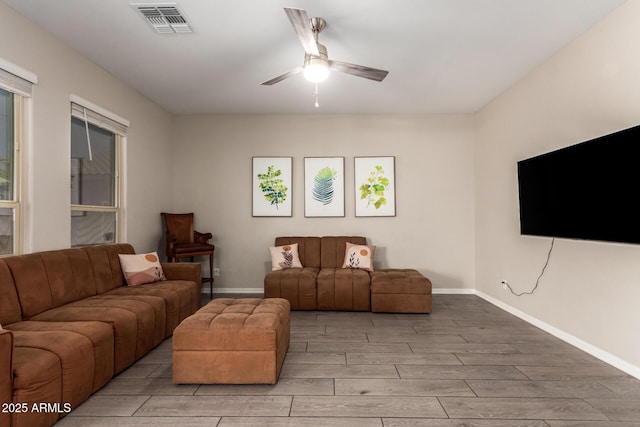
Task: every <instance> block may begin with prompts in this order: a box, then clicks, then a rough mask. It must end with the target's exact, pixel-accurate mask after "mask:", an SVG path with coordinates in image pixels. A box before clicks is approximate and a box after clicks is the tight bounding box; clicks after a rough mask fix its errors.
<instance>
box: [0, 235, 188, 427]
mask: <svg viewBox="0 0 640 427" xmlns="http://www.w3.org/2000/svg"><path fill="white" fill-rule="evenodd" d="M133 253H134V250H133V247H132V246H131V245H128V244H114V245H103V246H92V247H86V248H76V249H62V250H57V251H48V252H39V253H33V254H27V255H18V256H12V257H8V258H3V259H0V325H2V328H4V330H0V403H2V404H3V408H5V410H4V411H2V412H0V426H2V427H4V426H13V427H17V426H29V427H34V426H49V425H52V424H53V423H55V422H56V420H58V419H59V418H60V417H62V416H64V415H65V414H66V413H67V412H69V411H70V410H71V409H73V408H75V407H76V406H78V405H79V404H80V403H81V402H83V401H84V400H86V399H87V398H88V397H89V395H90V394H91V393H93V392H95V391H96V390H98V389H99V388H101V387H102V386H104V385H105V384H106V383H107V382H108V381H109V380H110V379H111V378H112V377H113V376H114V375H115V374H118V373H120V372H122V371H123V370H124V369H126V368H127V367H128V366H130V365H131V364H132V363H133V362H134V361H136V360H137V359H139V358H141V357H142V356H143V355H145V354H146V353H148V352H149V351H150V350H151V349H152V348H154V347H155V346H157V345H158V344H159V343H160V342H161V341H162V340H163V339H165V338H167V337H169V336H170V335H171V334H172V333H173V330H174V329H175V327H176V326H177V325H178V324H179V323H180V322H181V321H182V320H183V319H185V318H186V317H188V316H189V315H191V314H192V313H194V312H195V311H197V309H198V308H199V306H200V265H199V264H193V263H175V264H173V263H172V264H162V267H163V270H164V273H165V275H166V277H167V279H168V280H167V281H162V282H156V283H151V284H146V285H139V286H135V287H130V286H126V282H125V280H124V276H123V273H122V270H121V268H120V261H119V258H118V254H133ZM5 404H6V405H5ZM43 404H44V405H45V406H42V407H40V405H43ZM34 405H36V407H34ZM35 409H40V410H39V411H37V410H35Z"/></svg>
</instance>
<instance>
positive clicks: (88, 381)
mask: <svg viewBox="0 0 640 427" xmlns="http://www.w3.org/2000/svg"><path fill="white" fill-rule="evenodd" d="M12 334H13V338H14V345H15V347H16V348H18V347H31V348H38V349H43V350H47V351H49V352H50V353H52V354H54V355H55V356H56V357H57V358H58V360H59V361H60V369H61V375H62V394H61V398H62V400H61V401H59V402H60V403H70V404H71V406H72V407H74V408H75V407H76V406H78V405H79V404H80V403H82V402H83V401H84V400H86V399H87V398H88V397H89V395H90V394H91V390H92V387H93V373H94V369H95V365H94V358H93V345H92V344H91V341H90V340H89V339H88V338H87V337H85V336H83V335H81V334H77V333H75V332H67V331H46V332H40V331H12ZM14 362H15V359H14ZM36 381H38V379H37V378H36ZM42 402H47V401H42ZM38 403H40V402H38ZM51 403H55V401H53V402H51Z"/></svg>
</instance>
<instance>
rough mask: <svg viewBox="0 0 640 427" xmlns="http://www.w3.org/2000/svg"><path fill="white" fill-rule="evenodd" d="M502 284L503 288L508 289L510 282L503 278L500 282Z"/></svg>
mask: <svg viewBox="0 0 640 427" xmlns="http://www.w3.org/2000/svg"><path fill="white" fill-rule="evenodd" d="M500 284H501V285H502V289H504V290H505V291H506V290H507V286H508V285H509V283H508V282H507V281H506V280H503V281H502V282H500Z"/></svg>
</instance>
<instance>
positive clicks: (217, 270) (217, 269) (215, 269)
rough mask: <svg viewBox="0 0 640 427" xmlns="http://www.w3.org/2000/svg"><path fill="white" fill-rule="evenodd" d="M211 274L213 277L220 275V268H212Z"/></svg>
mask: <svg viewBox="0 0 640 427" xmlns="http://www.w3.org/2000/svg"><path fill="white" fill-rule="evenodd" d="M213 276H214V277H220V269H219V268H214V269H213Z"/></svg>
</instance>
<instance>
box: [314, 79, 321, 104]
mask: <svg viewBox="0 0 640 427" xmlns="http://www.w3.org/2000/svg"><path fill="white" fill-rule="evenodd" d="M315 95H316V103H315V106H316V108H318V107H320V104H319V103H318V83H316V92H315Z"/></svg>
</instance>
